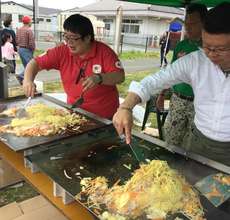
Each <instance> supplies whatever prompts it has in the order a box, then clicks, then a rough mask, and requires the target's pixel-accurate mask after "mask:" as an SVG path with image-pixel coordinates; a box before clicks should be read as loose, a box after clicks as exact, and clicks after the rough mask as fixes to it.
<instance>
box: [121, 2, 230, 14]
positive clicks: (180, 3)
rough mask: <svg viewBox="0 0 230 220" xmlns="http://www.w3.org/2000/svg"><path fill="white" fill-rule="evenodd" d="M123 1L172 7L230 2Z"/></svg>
mask: <svg viewBox="0 0 230 220" xmlns="http://www.w3.org/2000/svg"><path fill="white" fill-rule="evenodd" d="M123 1H127V2H136V3H146V4H152V5H162V6H172V7H185V6H186V5H188V4H189V3H202V4H205V5H206V6H207V7H214V6H216V5H218V4H219V3H221V2H230V0H123ZM229 13H230V12H229Z"/></svg>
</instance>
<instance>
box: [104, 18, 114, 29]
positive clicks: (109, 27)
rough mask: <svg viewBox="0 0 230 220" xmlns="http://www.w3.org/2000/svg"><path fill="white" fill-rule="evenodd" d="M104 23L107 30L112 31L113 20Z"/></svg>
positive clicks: (106, 20)
mask: <svg viewBox="0 0 230 220" xmlns="http://www.w3.org/2000/svg"><path fill="white" fill-rule="evenodd" d="M103 22H104V23H105V30H107V31H109V30H110V29H111V24H112V23H113V19H103Z"/></svg>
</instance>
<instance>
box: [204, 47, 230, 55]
mask: <svg viewBox="0 0 230 220" xmlns="http://www.w3.org/2000/svg"><path fill="white" fill-rule="evenodd" d="M203 50H204V51H205V52H206V53H208V54H209V53H215V54H218V55H222V54H225V53H227V52H230V47H227V48H215V47H213V48H211V47H206V46H203Z"/></svg>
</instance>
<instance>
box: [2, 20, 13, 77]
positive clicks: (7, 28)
mask: <svg viewBox="0 0 230 220" xmlns="http://www.w3.org/2000/svg"><path fill="white" fill-rule="evenodd" d="M3 25H4V28H3V30H2V31H1V39H2V37H3V35H6V34H10V35H11V37H12V42H11V43H12V44H13V49H14V51H15V52H17V44H16V34H15V32H14V30H13V29H12V19H11V18H6V19H5V20H4V22H3ZM12 62H13V65H14V69H13V70H12V71H11V72H12V73H15V69H16V61H15V56H14V57H13V60H12Z"/></svg>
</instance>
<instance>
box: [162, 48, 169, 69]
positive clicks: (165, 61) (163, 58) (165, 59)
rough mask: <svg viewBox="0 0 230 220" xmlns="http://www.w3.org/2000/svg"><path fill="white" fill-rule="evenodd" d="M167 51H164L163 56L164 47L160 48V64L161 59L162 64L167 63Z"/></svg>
mask: <svg viewBox="0 0 230 220" xmlns="http://www.w3.org/2000/svg"><path fill="white" fill-rule="evenodd" d="M167 53H168V51H166V53H165V56H164V48H161V66H162V64H163V60H164V64H166V65H167V64H168V61H167V58H166V55H167Z"/></svg>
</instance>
